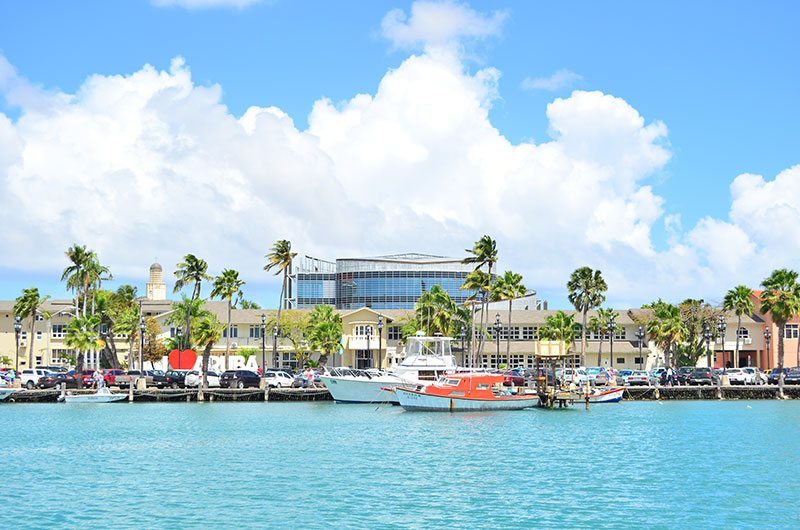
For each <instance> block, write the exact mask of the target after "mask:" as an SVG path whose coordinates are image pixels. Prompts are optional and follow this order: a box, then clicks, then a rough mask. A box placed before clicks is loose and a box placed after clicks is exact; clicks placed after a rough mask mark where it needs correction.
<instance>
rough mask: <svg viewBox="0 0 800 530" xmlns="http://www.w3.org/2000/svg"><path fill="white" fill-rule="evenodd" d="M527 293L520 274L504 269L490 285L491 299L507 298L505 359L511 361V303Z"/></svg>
mask: <svg viewBox="0 0 800 530" xmlns="http://www.w3.org/2000/svg"><path fill="white" fill-rule="evenodd" d="M526 294H528V289H527V287H525V286H524V285H523V284H522V275H521V274H517V273H516V272H511V271H506V272H505V274H503V275H502V276H500V277H498V278H497V281H496V282H495V283H494V285H493V286H492V300H493V301H500V300H508V333H506V359H508V362H511V304H512V302H513V301H514V299H515V298H519V297H521V296H525V295H526Z"/></svg>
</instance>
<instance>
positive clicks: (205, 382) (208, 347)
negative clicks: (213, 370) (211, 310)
mask: <svg viewBox="0 0 800 530" xmlns="http://www.w3.org/2000/svg"><path fill="white" fill-rule="evenodd" d="M217 330H218V331H219V328H217ZM213 345H214V343H213V342H212V341H209V342H208V344H206V347H205V348H203V390H208V360H209V359H210V358H211V347H212V346H213Z"/></svg>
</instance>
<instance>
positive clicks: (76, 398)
mask: <svg viewBox="0 0 800 530" xmlns="http://www.w3.org/2000/svg"><path fill="white" fill-rule="evenodd" d="M127 397H128V394H114V393H112V392H111V391H110V390H109V389H108V388H106V387H102V388H98V389H97V392H95V393H94V394H67V395H66V396H64V403H112V402H114V401H122V400H123V399H125V398H127Z"/></svg>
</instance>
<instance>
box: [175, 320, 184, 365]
mask: <svg viewBox="0 0 800 530" xmlns="http://www.w3.org/2000/svg"><path fill="white" fill-rule="evenodd" d="M175 336H176V337H177V338H178V366H183V364H182V363H181V355H183V350H184V347H185V344H184V343H183V328H181V327H180V326H178V327H177V328H175Z"/></svg>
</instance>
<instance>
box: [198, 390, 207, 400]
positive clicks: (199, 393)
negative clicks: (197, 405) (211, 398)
mask: <svg viewBox="0 0 800 530" xmlns="http://www.w3.org/2000/svg"><path fill="white" fill-rule="evenodd" d="M205 400H206V396H205V394H204V393H203V389H202V388H201V389H199V390H198V391H197V401H205Z"/></svg>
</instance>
